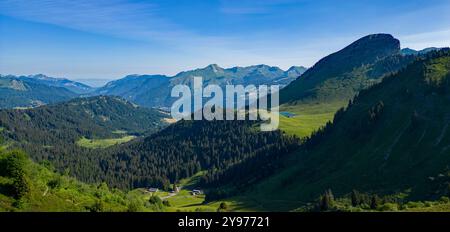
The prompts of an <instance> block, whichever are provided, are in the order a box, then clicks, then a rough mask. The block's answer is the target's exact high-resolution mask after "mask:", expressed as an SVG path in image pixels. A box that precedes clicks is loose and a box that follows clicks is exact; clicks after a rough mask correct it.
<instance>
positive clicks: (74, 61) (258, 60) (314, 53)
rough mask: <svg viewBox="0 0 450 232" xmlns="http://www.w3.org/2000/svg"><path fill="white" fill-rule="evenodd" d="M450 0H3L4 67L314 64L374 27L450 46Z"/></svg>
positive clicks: (93, 74) (139, 69)
mask: <svg viewBox="0 0 450 232" xmlns="http://www.w3.org/2000/svg"><path fill="white" fill-rule="evenodd" d="M448 12H450V1H448V0H404V1H392V0H377V1H375V0H372V1H368V0H358V1H356V0H279V1H275V0H258V1H256V0H254V1H250V0H189V1H184V0H176V1H170V0H164V1H162V0H157V1H144V0H139V1H138V0H98V1H95V0H78V1H58V0H39V1H34V0H16V1H10V0H0V33H1V36H0V73H1V74H35V73H43V74H47V75H50V76H57V77H66V78H69V79H90V78H95V79H117V78H121V77H123V76H125V75H127V74H167V75H173V74H176V73H177V72H179V71H182V70H187V69H193V68H199V67H204V66H206V65H208V64H211V63H217V64H219V65H220V66H222V67H232V66H247V65H253V64H262V63H264V64H268V65H274V66H280V67H281V68H284V69H287V68H288V67H290V66H292V65H304V66H311V65H313V64H314V63H315V62H316V61H317V60H318V59H320V58H322V57H323V56H325V55H327V54H329V53H331V52H334V51H336V50H339V49H340V48H342V47H344V46H346V45H348V44H349V43H351V42H352V41H354V40H356V39H358V38H359V37H362V36H364V35H367V34H371V33H379V32H383V33H391V34H393V35H394V36H395V37H396V38H398V39H400V40H401V42H402V47H411V48H415V49H421V48H425V47H430V46H437V47H442V46H450V14H449V13H448Z"/></svg>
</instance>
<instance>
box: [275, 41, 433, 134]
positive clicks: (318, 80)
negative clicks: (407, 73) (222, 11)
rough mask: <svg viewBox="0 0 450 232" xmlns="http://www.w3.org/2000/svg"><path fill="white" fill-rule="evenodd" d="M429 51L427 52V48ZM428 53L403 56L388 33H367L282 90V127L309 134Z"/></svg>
mask: <svg viewBox="0 0 450 232" xmlns="http://www.w3.org/2000/svg"><path fill="white" fill-rule="evenodd" d="M424 52H425V51H424ZM424 54H426V53H420V54H419V53H417V54H411V55H403V54H402V53H401V51H400V42H399V41H398V40H397V39H395V38H394V37H392V36H391V35H388V34H374V35H368V36H365V37H363V38H361V39H359V40H357V41H355V42H353V43H352V44H350V45H348V46H347V47H345V48H343V49H342V50H340V51H338V52H336V53H333V54H331V55H329V56H327V57H325V58H323V59H321V60H320V61H318V62H317V63H316V64H315V65H314V66H313V67H311V68H310V69H308V70H307V71H306V72H305V73H304V74H303V75H302V76H301V77H300V78H298V79H296V80H295V81H293V82H292V83H291V84H289V85H288V86H286V87H285V88H284V89H282V90H281V91H280V103H281V104H282V105H281V108H280V111H282V112H288V113H290V114H291V115H294V116H293V117H285V116H282V117H281V124H280V128H281V129H282V130H284V131H286V132H287V133H289V134H295V135H297V136H300V137H306V136H309V135H310V134H311V133H312V132H313V131H315V130H317V129H319V128H320V127H321V126H323V125H325V124H326V123H327V122H328V121H330V120H332V119H333V115H334V114H335V113H336V111H337V110H338V109H339V108H341V107H344V106H346V105H347V104H348V101H349V100H351V99H352V98H353V97H354V96H355V95H356V94H357V93H358V92H359V91H361V90H363V89H365V88H368V87H370V86H371V85H374V84H376V83H379V82H380V81H381V80H382V79H383V77H385V76H387V75H389V74H392V73H395V72H397V71H398V70H400V69H402V68H404V67H406V65H408V64H410V63H411V62H413V61H414V59H415V58H416V57H417V56H423V55H424Z"/></svg>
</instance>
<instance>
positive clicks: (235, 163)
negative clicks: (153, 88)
mask: <svg viewBox="0 0 450 232" xmlns="http://www.w3.org/2000/svg"><path fill="white" fill-rule="evenodd" d="M257 127H258V124H257V123H255V122H252V121H236V120H235V121H211V122H210V121H180V122H177V123H175V124H173V125H171V126H169V127H167V128H165V129H163V130H162V131H160V132H158V133H155V134H153V135H150V136H149V137H146V138H144V139H140V140H135V141H134V142H131V143H128V144H124V145H121V146H116V147H111V148H110V149H107V150H105V151H98V153H97V154H100V155H99V156H100V157H102V158H101V159H100V160H99V161H98V162H100V164H101V169H102V172H103V174H102V175H101V178H104V179H103V180H104V181H106V182H108V183H110V184H111V185H112V186H116V187H120V188H128V189H129V188H139V187H148V186H157V187H161V188H167V187H168V185H169V184H170V183H175V182H178V181H179V180H181V179H183V178H188V177H191V176H193V175H194V174H196V173H198V172H200V171H206V172H207V174H206V175H205V176H204V178H203V179H202V183H201V185H202V187H207V186H212V185H217V184H219V185H225V184H228V183H231V182H233V181H237V182H244V181H252V180H253V181H254V180H255V179H258V178H262V177H265V176H267V175H268V174H270V173H273V171H274V170H272V171H271V170H269V169H268V170H267V171H266V172H258V171H257V170H258V169H259V168H261V167H264V166H267V167H275V166H274V165H272V162H273V161H275V160H277V159H279V158H281V157H282V156H284V155H285V154H288V153H289V152H290V151H293V150H294V149H295V148H296V147H297V146H298V140H297V139H295V138H292V137H288V136H284V135H283V134H282V133H281V132H279V131H274V132H260V131H259V130H258V128H257ZM92 162H93V161H92ZM237 171H239V173H240V175H239V176H236V175H235V174H236V172H237ZM229 172H234V175H231V176H229V175H226V174H227V173H228V174H229Z"/></svg>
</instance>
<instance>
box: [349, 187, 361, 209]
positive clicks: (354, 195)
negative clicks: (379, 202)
mask: <svg viewBox="0 0 450 232" xmlns="http://www.w3.org/2000/svg"><path fill="white" fill-rule="evenodd" d="M351 198H352V206H353V207H356V206H358V205H359V204H360V203H361V199H360V196H359V193H358V192H357V191H356V190H353V191H352V195H351Z"/></svg>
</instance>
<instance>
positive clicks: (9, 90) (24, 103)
mask: <svg viewBox="0 0 450 232" xmlns="http://www.w3.org/2000/svg"><path fill="white" fill-rule="evenodd" d="M76 96H77V94H75V93H74V92H72V91H70V90H67V89H65V88H61V87H52V86H48V85H45V84H40V83H35V82H28V81H25V80H20V79H17V78H14V77H8V76H2V77H0V109H4V108H16V107H17V108H25V107H36V106H40V105H45V104H48V103H56V102H62V101H66V100H69V99H71V98H74V97H76Z"/></svg>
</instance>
